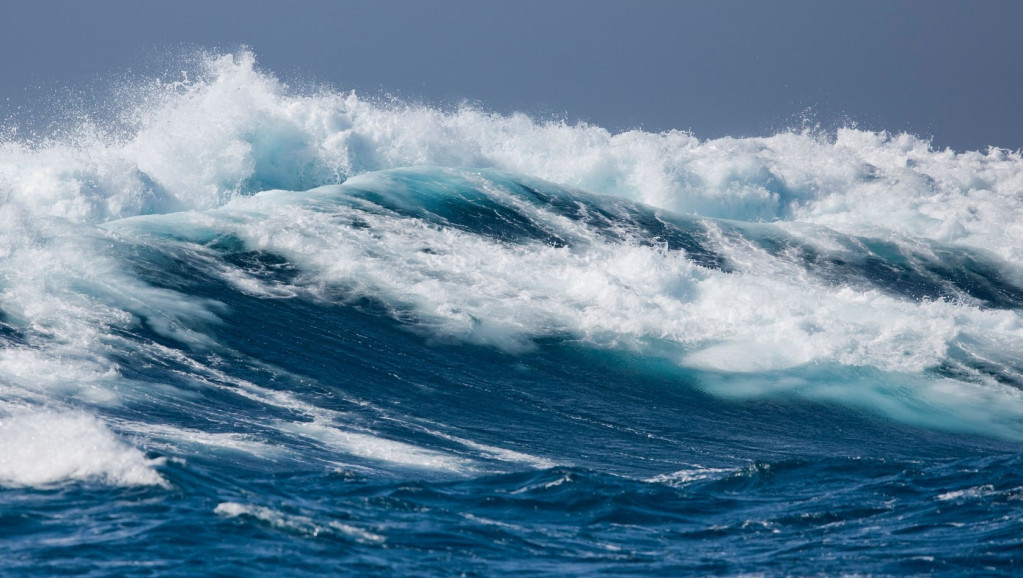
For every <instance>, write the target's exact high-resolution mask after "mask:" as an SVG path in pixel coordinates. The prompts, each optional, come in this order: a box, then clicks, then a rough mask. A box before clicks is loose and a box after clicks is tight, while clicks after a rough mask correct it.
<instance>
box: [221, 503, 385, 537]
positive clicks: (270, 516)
mask: <svg viewBox="0 0 1023 578" xmlns="http://www.w3.org/2000/svg"><path fill="white" fill-rule="evenodd" d="M213 512H214V513H215V514H218V515H220V516H224V517H226V518H237V517H242V516H244V517H250V518H253V519H256V520H259V521H261V522H264V523H266V524H269V525H270V526H271V527H273V528H277V529H281V530H286V531H290V532H298V533H301V534H306V535H309V536H313V537H316V536H322V535H331V534H334V535H341V536H347V537H349V538H352V539H354V540H356V541H359V542H364V543H370V544H380V543H383V542H384V541H385V540H386V539H385V538H384V537H383V536H381V535H380V534H375V533H373V532H370V531H368V530H364V529H362V528H358V527H356V526H352V525H350V524H344V523H342V522H338V521H334V520H331V521H329V522H327V523H326V524H321V523H318V522H316V521H315V520H313V519H312V518H310V517H308V516H302V515H300V514H289V513H285V512H282V511H279V510H274V509H272V508H267V507H265V506H253V505H249V504H240V503H238V502H221V503H220V504H217V507H216V508H214V509H213Z"/></svg>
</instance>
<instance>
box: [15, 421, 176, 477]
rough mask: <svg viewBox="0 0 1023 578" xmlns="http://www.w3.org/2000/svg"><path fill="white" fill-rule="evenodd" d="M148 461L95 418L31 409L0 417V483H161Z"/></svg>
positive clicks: (155, 462)
mask: <svg viewBox="0 0 1023 578" xmlns="http://www.w3.org/2000/svg"><path fill="white" fill-rule="evenodd" d="M161 463H162V462H161V461H160V460H150V459H147V458H146V457H145V456H144V455H143V454H142V452H140V451H139V450H137V449H135V448H133V447H131V446H129V445H127V444H125V443H124V442H123V441H121V440H120V439H118V438H117V436H115V435H114V434H113V433H112V432H111V431H110V430H109V429H107V428H106V427H105V426H104V425H103V424H102V422H100V421H99V420H98V419H96V418H94V417H91V416H88V415H85V414H78V413H56V412H49V411H36V412H24V413H17V414H15V415H12V416H8V417H5V418H3V419H0V484H2V485H4V486H8V487H12V486H13V487H18V486H30V487H40V486H50V485H53V484H60V483H64V482H73V481H85V482H98V483H103V484H110V485H115V486H141V485H164V484H165V483H166V482H164V480H163V478H162V477H161V476H160V474H159V473H157V472H156V471H155V470H154V469H153V466H155V465H159V464H161Z"/></svg>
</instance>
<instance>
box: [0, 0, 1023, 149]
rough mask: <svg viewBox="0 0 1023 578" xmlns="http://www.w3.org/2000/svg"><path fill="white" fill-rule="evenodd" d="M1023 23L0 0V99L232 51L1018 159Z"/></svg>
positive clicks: (515, 7) (739, 10) (594, 0)
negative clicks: (804, 123) (177, 57)
mask: <svg viewBox="0 0 1023 578" xmlns="http://www.w3.org/2000/svg"><path fill="white" fill-rule="evenodd" d="M1021 30H1023V2H1010V1H974V2H965V1H964V2H949V1H939V0H933V1H908V2H894V1H892V0H888V1H874V0H869V1H863V0H860V1H850V2H824V1H795V0H787V1H781V2H766V1H733V2H725V1H721V2H686V1H666V0H665V1H661V0H647V1H640V0H633V1H607V0H560V1H559V0H546V1H534V0H516V1H514V2H512V1H508V2H500V3H498V2H483V1H477V2H470V1H455V0H435V1H425V0H422V1H385V0H377V1H357V2H344V1H327V0H306V1H292V2H283V1H281V2H259V1H242V0H229V1H227V0H222V1H212V0H210V1H195V0H174V1H166V2H153V1H139V0H134V1H128V0H116V1H106V2H79V1H64V0H61V1H52V0H36V1H31V2H30V1H25V2H13V1H8V2H4V3H3V5H2V7H0V106H5V107H6V108H7V112H10V111H11V110H15V109H17V107H19V106H20V107H24V106H26V105H29V106H31V104H30V103H31V102H33V101H37V100H38V99H40V97H44V96H46V95H50V94H53V92H54V91H55V90H59V89H60V88H61V87H65V86H69V87H79V88H81V87H87V86H95V85H96V83H97V82H102V79H103V78H107V77H110V76H112V75H116V74H119V73H121V72H123V71H125V70H128V69H130V70H132V71H134V72H135V73H146V72H147V71H148V69H153V70H155V69H156V68H157V67H158V66H163V65H165V64H166V62H162V63H159V60H160V59H159V57H158V55H159V54H161V53H165V52H177V51H180V50H181V48H182V47H186V46H201V47H206V48H219V49H222V50H227V51H231V50H235V49H237V48H238V47H239V46H240V45H247V46H249V47H251V48H252V49H253V51H254V52H255V53H256V55H257V58H258V61H259V63H260V66H261V67H263V68H264V69H266V70H269V71H271V72H273V73H274V74H276V75H277V76H278V77H281V78H282V79H284V80H286V81H294V80H314V81H320V82H326V83H330V84H333V85H335V86H337V87H338V88H341V89H355V90H357V91H359V92H361V93H366V94H378V93H380V92H381V91H385V92H389V93H393V94H396V95H398V96H400V97H402V98H405V99H409V100H422V101H426V102H429V103H434V104H437V105H441V106H448V105H452V104H455V103H457V102H458V101H460V100H462V99H467V100H469V101H471V102H474V103H478V104H479V105H480V106H482V107H484V108H486V109H488V110H494V111H498V112H510V111H513V110H519V111H523V112H527V113H529V114H531V115H534V116H538V117H541V118H549V117H551V116H554V117H557V118H561V117H565V118H567V119H568V120H570V121H575V120H586V121H588V122H592V123H594V124H599V125H601V126H605V127H607V128H609V129H612V130H622V129H627V128H634V127H642V128H644V129H647V130H653V131H660V130H667V129H671V128H677V129H682V130H692V131H693V133H694V134H695V135H696V136H698V137H700V138H712V137H718V136H723V135H726V134H727V135H734V136H750V135H763V134H769V133H773V132H777V131H779V130H783V129H785V128H789V127H794V126H799V123H800V117H801V115H802V113H803V112H804V111H806V110H810V111H812V112H813V116H814V118H815V120H816V121H817V122H820V123H821V124H822V125H823V126H824V127H826V128H834V127H835V126H839V125H842V124H846V123H848V122H856V123H857V124H858V125H859V126H861V127H864V128H870V129H886V130H889V131H894V132H901V131H908V132H912V133H916V134H919V135H922V136H925V137H931V136H933V139H934V144H935V146H937V147H945V146H951V147H953V148H955V149H957V150H963V149H983V148H985V147H986V146H987V145H996V146H1001V147H1006V148H1011V149H1017V148H1020V147H1023V114H1021V103H1023V75H1021V74H1020V66H1019V64H1018V60H1019V58H1020V55H1021V54H1023V32H1021ZM157 63H159V64H157Z"/></svg>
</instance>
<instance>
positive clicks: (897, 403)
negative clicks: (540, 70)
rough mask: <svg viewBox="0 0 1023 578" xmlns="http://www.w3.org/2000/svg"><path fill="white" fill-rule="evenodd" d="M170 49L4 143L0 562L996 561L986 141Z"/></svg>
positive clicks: (595, 567) (610, 566)
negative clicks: (559, 103) (535, 105)
mask: <svg viewBox="0 0 1023 578" xmlns="http://www.w3.org/2000/svg"><path fill="white" fill-rule="evenodd" d="M200 60H201V64H200V65H199V66H198V67H197V69H196V70H193V71H190V73H189V74H188V75H186V76H185V77H183V79H182V80H181V81H176V82H168V81H166V80H154V81H151V82H139V83H137V84H136V85H133V86H128V87H122V88H121V89H120V91H119V92H118V94H119V101H118V102H117V103H116V104H115V105H112V106H111V107H110V110H109V111H107V113H106V115H105V116H102V117H99V118H84V119H82V120H80V121H77V122H75V123H71V124H68V125H66V126H64V127H63V128H61V129H60V130H58V131H56V132H55V133H54V134H53V135H50V136H49V137H47V138H37V137H33V138H22V137H19V136H18V132H17V131H16V130H15V129H14V128H13V127H8V129H7V130H6V131H5V134H7V135H8V136H7V137H5V139H4V140H3V141H2V143H0V487H2V488H3V489H2V491H0V506H2V507H0V518H2V520H3V522H4V524H2V525H0V527H2V528H3V529H2V530H0V535H2V536H3V538H4V539H3V540H2V541H0V555H2V557H3V559H4V560H6V561H7V564H8V568H7V570H8V571H10V572H11V573H23V574H31V573H36V572H39V571H44V572H45V573H58V572H70V573H94V574H96V573H98V574H107V573H114V574H116V573H122V572H125V571H128V570H126V569H127V568H128V567H129V566H131V567H135V566H137V565H138V564H144V565H146V567H147V569H148V570H147V571H149V572H151V573H153V574H158V575H163V574H172V575H180V574H199V575H209V574H217V573H224V574H231V573H235V574H236V573H238V572H239V571H240V570H239V569H243V571H244V573H279V572H284V573H286V574H289V575H290V574H295V575H303V574H310V575H312V574H316V575H320V574H322V573H323V571H324V569H326V568H329V569H331V570H332V571H336V572H352V573H360V574H415V575H450V574H451V573H453V572H464V573H473V574H495V573H506V572H509V573H510V572H526V573H531V574H534V573H539V574H546V573H549V574H566V573H567V574H582V573H591V572H610V573H614V574H617V573H626V572H642V573H654V574H667V575H679V574H697V575H705V574H708V573H725V574H738V573H749V572H762V573H771V574H775V573H784V574H834V573H842V572H849V571H855V572H858V573H864V574H894V573H898V574H903V573H948V574H953V573H955V574H958V573H961V572H964V571H971V570H973V569H975V568H978V567H985V568H988V569H989V570H990V571H991V572H993V573H1000V572H1001V573H1005V574H1012V573H1013V571H1014V569H1015V568H1016V567H1017V566H1018V565H1019V563H1020V558H1019V552H1020V548H1019V541H1018V537H1017V534H1018V524H1019V523H1020V522H1021V520H1023V510H1021V509H1020V507H1019V505H1018V504H1019V500H1020V498H1021V497H1023V478H1021V474H1020V473H1019V472H1020V465H1021V463H1020V459H1021V457H1020V456H1021V453H1020V450H1021V445H1020V443H1021V441H1023V395H1021V388H1023V356H1021V353H1023V322H1021V320H1023V319H1021V311H1023V309H1021V308H1023V269H1021V267H1020V265H1021V263H1023V225H1021V221H1020V219H1019V217H1018V216H1019V215H1020V214H1023V206H1021V203H1023V194H1021V192H1023V158H1021V157H1020V155H1019V154H1018V153H1009V152H1006V151H1003V150H998V149H991V150H988V151H986V152H983V153H982V152H966V153H954V152H952V151H947V150H946V151H935V150H932V149H931V147H930V145H929V143H928V142H927V141H923V140H920V139H918V138H916V137H913V136H909V135H889V134H885V133H871V132H864V131H858V130H854V129H843V130H839V131H838V132H837V134H834V135H830V136H827V135H820V134H814V133H812V132H803V133H782V134H778V135H775V136H771V137H766V138H726V139H719V140H713V141H700V140H698V139H697V138H695V137H693V136H691V135H689V134H685V133H681V132H669V133H660V134H652V133H645V132H641V131H630V132H625V133H620V134H611V133H609V132H608V131H606V130H604V129H602V128H600V127H595V126H589V125H567V124H565V123H561V122H538V121H535V120H532V119H530V118H527V117H525V116H520V115H513V116H500V115H494V114H489V113H486V112H483V111H480V110H478V109H475V108H471V107H462V108H459V109H456V110H439V109H436V108H430V107H428V106H420V105H409V104H403V103H394V102H387V103H381V102H377V101H373V100H366V99H361V98H359V97H358V96H356V95H355V94H346V93H338V92H336V91H330V90H327V89H323V90H319V91H313V92H307V93H299V92H296V91H293V90H291V89H289V88H288V87H286V86H284V85H283V84H282V83H281V82H279V81H278V80H276V79H275V78H274V77H273V76H271V75H269V74H268V73H265V72H262V71H260V70H258V69H257V68H256V67H255V64H254V57H253V56H252V55H251V54H249V53H245V52H243V53H239V54H235V55H226V56H225V55H208V56H204V57H203V58H201V59H200ZM58 548H59V552H60V553H59V554H58V553H57V552H58V550H57V549H58ZM41 569H42V570H41Z"/></svg>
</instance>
